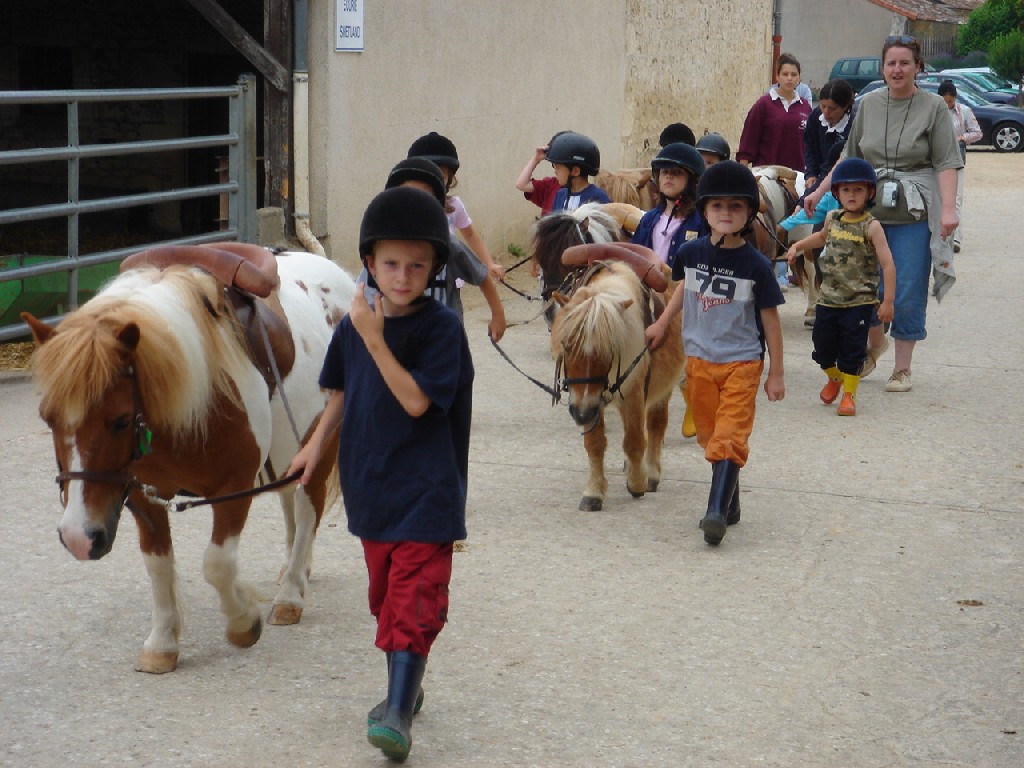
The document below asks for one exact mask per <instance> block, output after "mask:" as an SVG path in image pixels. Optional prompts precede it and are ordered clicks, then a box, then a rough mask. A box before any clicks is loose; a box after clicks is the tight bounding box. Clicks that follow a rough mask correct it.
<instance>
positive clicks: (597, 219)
mask: <svg viewBox="0 0 1024 768" xmlns="http://www.w3.org/2000/svg"><path fill="white" fill-rule="evenodd" d="M620 231H621V227H620V226H619V222H618V221H616V220H615V217H614V216H612V215H611V214H610V213H608V211H606V210H605V209H604V208H603V207H602V206H601V203H585V204H583V205H581V206H580V207H579V208H577V209H576V210H574V211H552V212H551V213H549V214H548V215H547V216H542V217H541V218H540V219H538V220H537V223H536V224H534V225H533V233H532V242H533V250H532V255H533V258H534V259H535V260H536V261H537V263H538V264H540V266H541V268H542V269H543V270H544V272H545V274H547V275H549V276H550V275H557V274H560V273H562V272H564V271H565V268H564V267H563V266H562V253H563V251H565V249H566V248H570V247H572V246H574V245H583V244H586V243H615V242H618V241H619V239H620V236H619V232H620Z"/></svg>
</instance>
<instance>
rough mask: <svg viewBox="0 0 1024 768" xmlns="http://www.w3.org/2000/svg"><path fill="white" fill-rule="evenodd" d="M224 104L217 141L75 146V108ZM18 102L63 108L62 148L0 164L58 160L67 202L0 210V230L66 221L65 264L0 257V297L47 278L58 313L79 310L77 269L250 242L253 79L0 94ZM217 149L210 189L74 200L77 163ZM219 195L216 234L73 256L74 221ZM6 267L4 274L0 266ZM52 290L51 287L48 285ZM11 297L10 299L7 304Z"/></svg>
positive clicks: (1, 328) (10, 328)
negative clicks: (161, 250)
mask: <svg viewBox="0 0 1024 768" xmlns="http://www.w3.org/2000/svg"><path fill="white" fill-rule="evenodd" d="M211 98H212V99H227V101H228V132H227V133H226V134H220V135H209V136H190V137H182V138H175V139H163V140H156V141H153V140H150V141H132V142H123V143H111V144H89V145H82V144H80V142H79V105H80V104H85V103H95V102H119V101H120V102H127V101H173V100H190V99H211ZM26 104H64V105H66V107H67V137H68V138H67V146H64V147H41V148H35V149H19V150H11V151H0V165H27V164H32V163H42V162H53V161H66V163H67V202H66V203H60V204H51V205H40V206H34V207H28V208H14V209H8V210H3V211H0V225H4V224H11V223H19V222H25V221H38V220H42V219H53V218H61V217H63V218H65V219H66V220H67V254H65V256H66V258H56V259H48V260H44V261H42V262H40V263H36V264H19V263H15V262H16V260H17V257H14V258H12V257H3V256H0V299H3V298H4V296H5V295H6V296H7V299H8V303H10V302H11V301H16V300H17V296H18V295H20V292H21V291H24V290H32V286H33V285H34V284H38V283H39V282H40V281H46V280H47V279H49V280H50V281H51V282H52V279H53V278H54V277H58V278H60V279H61V283H62V284H61V287H62V288H63V280H66V281H67V287H66V295H65V301H64V303H63V306H64V312H69V311H71V310H73V309H75V308H77V306H78V304H79V294H80V286H79V275H80V272H81V271H82V270H84V269H88V268H90V267H96V266H98V265H105V264H112V263H115V262H120V261H121V260H122V259H124V258H125V257H126V256H129V255H131V254H132V253H135V252H137V251H141V250H144V249H146V248H148V247H151V246H153V245H195V244H199V243H209V242H217V241H224V240H241V241H250V242H251V241H252V240H253V239H254V237H255V228H256V81H255V78H254V77H253V76H252V75H244V76H243V77H241V78H240V79H239V81H238V84H237V85H234V86H225V87H220V88H164V89H130V90H83V91H0V107H3V106H12V105H14V106H16V105H26ZM209 147H224V148H225V150H226V155H227V169H226V176H225V177H223V178H222V179H221V181H220V182H219V183H217V184H206V185H201V186H192V187H181V188H175V189H164V190H160V191H157V192H145V193H141V194H130V195H119V196H112V197H103V198H96V199H90V200H84V201H83V200H81V199H80V196H79V193H80V190H79V164H80V162H81V161H82V160H83V159H87V158H102V157H114V156H117V155H133V154H143V153H158V152H181V151H185V150H189V149H199V148H209ZM211 196H218V197H220V198H221V199H222V200H223V199H224V198H225V197H226V199H227V209H226V211H225V214H226V216H225V218H226V222H224V223H222V226H221V229H219V230H216V231H212V232H204V233H202V234H197V235H192V236H186V237H180V238H176V239H170V240H162V241H159V242H153V243H148V244H145V245H138V246H132V247H130V248H120V249H116V250H107V251H100V252H96V253H90V254H87V255H81V254H80V253H79V244H80V241H79V216H80V215H81V214H88V213H97V212H105V211H113V210H118V209H125V208H132V207H136V206H140V205H151V204H156V203H165V202H172V201H180V200H189V199H196V198H201V197H211ZM5 261H6V262H7V264H6V267H7V268H4V262H5ZM51 287H52V286H51ZM12 297H15V298H13V299H12ZM0 309H3V307H2V305H0ZM64 312H57V313H54V314H51V315H50V316H48V317H45V318H42V319H45V320H46V322H48V323H54V322H57V321H59V320H60V319H61V318H62V317H63V315H64ZM27 335H28V326H27V325H25V324H24V323H21V322H18V323H7V324H6V325H0V342H2V341H9V340H11V339H17V338H22V337H25V336H27Z"/></svg>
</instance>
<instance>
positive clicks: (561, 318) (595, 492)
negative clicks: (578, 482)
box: [551, 246, 685, 511]
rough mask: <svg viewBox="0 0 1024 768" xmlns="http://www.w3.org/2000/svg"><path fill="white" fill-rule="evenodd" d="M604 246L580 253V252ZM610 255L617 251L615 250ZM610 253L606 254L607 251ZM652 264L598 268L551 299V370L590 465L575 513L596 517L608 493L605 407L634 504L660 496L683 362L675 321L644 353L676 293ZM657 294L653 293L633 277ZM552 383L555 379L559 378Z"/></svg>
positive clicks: (606, 263)
mask: <svg viewBox="0 0 1024 768" xmlns="http://www.w3.org/2000/svg"><path fill="white" fill-rule="evenodd" d="M587 249H597V250H598V251H599V253H598V255H599V256H604V255H605V254H604V253H603V252H600V251H601V249H602V247H601V246H583V247H582V249H579V248H577V249H570V250H571V251H577V252H578V251H580V250H587ZM610 249H614V250H619V249H620V246H611V248H610ZM610 249H605V252H606V251H607V250H610ZM650 256H651V257H652V258H653V261H652V262H651V263H652V265H653V266H652V267H648V268H647V269H648V272H644V270H642V269H637V268H635V267H633V266H630V265H628V264H626V263H624V262H621V261H596V262H594V263H593V264H592V266H591V268H590V269H589V270H588V274H587V276H586V278H585V282H584V283H583V284H582V285H581V286H580V287H579V288H577V289H576V291H575V293H574V294H573V295H572V297H571V298H566V297H564V296H562V295H561V294H556V299H557V300H558V302H559V303H560V304H561V309H560V310H559V312H558V314H557V315H556V316H555V322H554V325H553V326H552V328H551V353H552V355H553V356H554V357H555V359H556V361H558V362H557V363H556V371H557V369H558V368H560V369H561V370H562V371H564V378H563V379H562V380H561V382H560V386H561V388H562V389H563V390H566V391H568V392H569V398H570V402H569V413H570V414H571V415H572V418H573V420H574V421H575V422H576V424H577V425H579V426H580V427H581V428H582V429H583V445H584V447H585V448H586V450H587V456H588V457H589V461H590V476H589V478H588V480H587V486H586V489H585V490H584V492H583V498H582V499H581V500H580V505H579V508H580V509H581V510H584V511H588V510H589V511H596V510H600V509H601V508H602V506H603V504H604V496H605V493H606V492H607V490H608V481H607V479H606V478H605V474H604V454H605V451H606V449H607V447H608V438H607V437H606V435H605V429H604V411H605V406H607V405H612V406H614V407H615V408H616V409H618V411H619V415H620V416H621V417H622V423H623V427H624V430H625V435H624V437H623V441H622V449H623V452H624V453H625V455H626V488H627V489H628V490H629V492H630V493H631V494H632V495H633V496H634V497H639V496H643V495H644V493H645V492H647V491H651V492H654V491H656V490H658V484H659V483H660V482H661V447H662V443H663V442H664V439H665V429H666V425H667V424H668V402H669V397H670V395H671V394H672V391H673V390H674V389H675V388H676V386H678V384H679V379H680V377H681V376H682V374H683V367H684V364H685V357H684V355H683V343H682V337H681V334H680V326H679V323H680V319H679V315H676V317H675V318H674V319H673V321H672V323H671V325H670V326H669V328H668V331H667V332H666V335H665V340H664V342H663V343H662V344H661V346H659V347H658V348H657V349H656V350H654V351H646V350H647V347H646V342H645V339H644V330H645V329H646V327H647V325H649V324H650V323H651V322H652V321H653V319H654V317H655V315H656V314H658V313H660V311H661V310H662V309H663V308H664V306H665V302H666V301H667V300H668V299H669V298H670V297H671V295H672V292H673V290H674V286H673V285H671V283H670V281H669V280H668V279H667V278H668V275H667V270H668V268H667V267H665V266H663V265H661V264H660V262H658V263H655V262H657V256H654V254H653V253H651V254H650ZM651 269H654V270H657V272H656V274H651V275H650V277H658V278H660V282H655V281H653V280H650V279H648V280H647V282H648V283H653V284H655V285H658V287H659V288H661V289H662V290H661V291H655V290H653V289H652V288H651V287H649V286H648V285H645V282H644V281H642V280H641V278H640V277H639V276H638V272H639V273H641V274H644V275H647V274H648V273H649V271H650V270H651ZM556 378H557V373H556Z"/></svg>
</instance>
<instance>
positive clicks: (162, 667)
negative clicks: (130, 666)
mask: <svg viewBox="0 0 1024 768" xmlns="http://www.w3.org/2000/svg"><path fill="white" fill-rule="evenodd" d="M177 668H178V654H177V653H176V652H175V651H143V652H142V653H140V654H139V661H138V663H137V664H136V665H135V671H136V672H146V673H147V674H150V675H164V674H167V673H168V672H173V671H174V670H175V669H177Z"/></svg>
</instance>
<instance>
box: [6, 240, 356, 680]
mask: <svg viewBox="0 0 1024 768" xmlns="http://www.w3.org/2000/svg"><path fill="white" fill-rule="evenodd" d="M204 252H205V253H204ZM211 252H212V254H211ZM253 252H255V255H256V256H257V257H259V258H261V259H262V260H263V265H262V266H258V265H254V263H253V262H252V261H250V260H249V259H248V258H245V257H242V256H241V254H245V253H248V254H249V256H252V255H253ZM195 254H198V255H199V256H200V257H201V259H200V260H205V261H210V260H211V259H212V260H218V259H219V260H220V262H221V263H227V264H229V269H228V272H227V273H225V274H229V276H228V277H226V278H224V279H223V281H222V280H218V278H216V277H214V276H213V275H212V274H210V272H208V271H206V270H205V269H199V268H197V267H195V266H189V265H187V264H178V265H172V264H171V263H170V262H175V261H178V260H181V258H182V257H184V259H185V261H187V262H192V261H193V260H192V259H191V256H193V255H195ZM168 255H170V258H163V257H167V256H168ZM150 256H155V258H150ZM136 257H142V258H141V259H137V258H136ZM133 261H134V263H136V264H140V265H141V266H140V267H139V268H135V269H128V270H127V271H124V272H123V273H122V274H120V275H119V276H118V277H116V278H115V279H114V280H113V281H111V282H110V283H109V284H108V285H107V286H106V287H105V288H104V289H103V290H102V291H101V292H100V293H99V294H97V296H96V297H95V298H93V299H92V300H91V301H89V302H87V303H86V304H84V305H83V306H82V307H81V308H80V309H78V310H77V311H75V312H73V313H71V314H70V315H68V316H67V317H66V318H65V319H64V320H63V321H62V322H61V323H60V325H59V326H58V327H56V328H52V327H50V326H48V325H46V324H44V323H42V322H41V321H39V320H36V319H35V318H33V317H31V316H28V315H26V316H25V320H26V321H27V322H28V323H29V325H30V327H31V329H32V333H33V335H34V337H35V340H36V343H37V345H38V348H37V350H36V353H35V356H34V359H33V373H34V377H35V380H36V383H37V385H38V386H39V388H40V390H41V394H42V400H41V404H40V414H41V416H42V417H43V419H44V420H45V421H46V423H47V424H48V425H49V427H50V429H51V431H52V432H53V444H54V448H55V450H56V455H57V465H58V470H59V474H58V476H57V482H58V485H59V487H60V497H61V503H62V506H63V508H64V511H63V516H62V517H61V520H60V524H59V526H58V534H59V536H60V539H61V541H62V542H63V544H64V546H65V547H66V548H67V549H68V551H70V552H71V553H72V554H73V555H74V556H75V557H77V558H78V559H79V560H97V559H99V558H101V557H103V556H104V555H106V554H107V553H108V552H109V551H110V549H111V547H112V545H113V543H114V536H115V534H116V533H117V526H118V522H119V520H120V516H121V509H122V507H123V506H125V505H127V507H128V508H129V509H130V510H131V511H132V513H133V515H134V517H135V522H136V524H137V526H138V530H139V546H140V548H141V550H142V554H143V560H144V562H145V565H146V570H147V572H148V574H149V578H150V582H151V587H152V593H153V614H152V629H151V631H150V633H149V636H148V637H147V638H146V640H145V642H144V643H143V647H142V652H141V654H140V656H139V660H138V665H137V668H138V669H139V670H140V671H144V672H153V673H162V672H170V671H172V670H173V669H175V667H176V666H177V660H178V640H179V634H180V630H181V621H182V618H181V610H180V607H179V598H178V590H177V585H176V581H177V579H176V573H175V564H174V550H173V546H172V542H171V529H170V520H169V512H170V510H171V509H172V508H174V505H173V504H172V503H171V502H170V499H172V498H173V497H174V496H175V495H176V494H179V493H188V494H194V495H198V496H202V497H205V498H208V499H211V501H213V502H214V503H213V504H212V507H213V530H212V535H211V539H210V543H209V545H208V546H207V549H206V553H205V555H204V558H203V574H204V576H205V578H206V580H207V581H208V582H209V583H210V584H211V585H212V586H213V587H214V589H216V590H217V593H218V595H219V596H220V603H221V610H222V611H223V612H224V614H225V616H226V618H227V639H228V640H229V641H230V642H231V643H232V644H234V645H236V646H239V647H248V646H251V645H252V644H254V643H255V642H256V641H257V640H258V639H259V636H260V631H261V627H262V621H261V617H260V608H259V605H258V603H257V599H256V594H255V591H254V589H253V588H251V587H250V586H248V585H247V584H246V583H245V582H243V581H242V580H241V579H240V578H239V568H238V545H239V536H240V534H241V532H242V528H243V526H244V525H245V521H246V516H247V515H248V512H249V505H250V503H251V501H252V499H251V496H244V497H242V498H234V496H237V495H239V494H240V492H244V491H247V490H249V489H252V488H253V485H254V482H255V481H256V479H257V475H260V474H261V473H263V474H265V475H266V476H267V477H268V478H269V479H271V480H273V479H277V478H280V476H281V475H283V474H284V472H285V470H286V469H287V467H288V464H289V462H290V459H291V457H292V456H293V455H294V454H295V452H296V451H297V449H298V442H297V440H296V438H295V437H294V433H293V431H292V429H291V428H290V426H289V422H290V420H291V419H292V418H294V423H295V426H296V428H297V430H298V434H299V436H300V439H304V436H306V435H308V434H309V433H310V432H311V430H312V428H313V426H314V425H315V423H316V421H317V419H318V418H319V416H320V413H321V412H322V410H323V407H324V404H325V401H326V400H325V396H324V394H323V393H322V392H321V391H320V388H319V387H318V386H317V378H318V374H319V369H320V366H321V364H322V361H323V358H324V354H325V351H326V349H327V344H328V342H329V341H330V338H331V334H332V332H333V331H332V329H333V327H334V326H335V325H336V324H337V323H338V322H339V321H340V320H341V318H342V317H343V316H344V314H345V312H347V310H348V307H349V305H350V303H351V300H352V297H353V295H354V291H355V285H354V283H353V281H352V279H351V278H350V277H349V276H348V275H347V274H346V273H345V272H344V271H343V270H342V269H341V268H340V267H338V266H337V265H335V264H333V263H332V262H330V261H328V260H327V259H324V258H322V257H320V256H315V255H313V254H309V253H284V254H281V255H279V256H277V257H276V259H275V258H274V257H273V256H272V255H271V254H270V252H269V251H266V250H265V249H260V248H257V247H256V246H247V245H242V244H234V243H223V244H218V245H217V246H213V247H206V246H185V247H180V246H179V247H164V248H156V249H153V250H151V251H145V252H143V253H142V254H136V255H135V256H131V257H129V259H127V260H126V262H125V263H126V264H130V263H132V262H133ZM147 264H157V265H158V266H146V265H147ZM161 266H163V267H165V268H160V267H161ZM204 266H206V265H205V264H204ZM210 269H211V270H213V271H214V272H218V271H221V272H222V271H223V270H220V269H219V268H217V267H216V265H213V266H210ZM231 282H233V283H234V284H235V285H236V286H238V287H240V288H243V289H248V288H249V287H250V286H262V287H265V288H266V289H267V292H268V293H269V295H268V298H267V300H266V301H265V302H264V301H261V300H257V301H256V304H255V305H253V304H249V306H250V308H251V309H253V310H255V311H259V312H263V311H264V310H262V309H260V306H258V305H261V304H266V305H267V306H269V307H272V308H276V310H277V311H270V312H269V314H267V315H266V322H264V324H263V326H262V330H265V331H268V333H267V334H266V337H265V338H267V340H268V341H269V342H270V345H269V346H272V347H273V349H274V350H275V359H274V360H272V361H271V366H272V367H277V368H278V373H279V376H280V380H281V381H282V382H283V384H282V386H280V387H278V386H276V381H277V380H278V378H277V377H275V376H273V375H267V372H266V370H265V366H264V365H263V364H262V363H261V362H260V358H261V355H260V354H259V353H260V352H262V351H263V350H264V349H265V348H260V349H255V350H254V349H251V348H250V346H249V345H248V344H247V343H246V340H245V329H244V327H243V326H244V312H243V310H238V311H236V309H235V308H234V307H233V306H232V304H231V299H232V293H235V292H234V289H232V291H226V290H225V285H226V284H227V283H231ZM275 286H277V287H276V290H273V291H271V290H270V289H272V288H274V287H275ZM253 290H256V289H253ZM261 292H262V291H261ZM250 318H251V315H250ZM261 335H263V334H261ZM282 389H283V391H284V394H285V395H286V399H285V398H283V397H282ZM289 406H290V415H289V413H288V412H287V411H288V410H289ZM336 451H337V438H335V440H334V443H333V445H330V446H325V447H324V450H323V455H322V456H321V458H320V462H319V464H318V466H317V469H316V473H315V476H314V479H313V481H312V482H311V483H309V484H308V485H307V486H305V487H303V488H297V487H296V486H294V485H288V486H286V487H284V488H283V489H282V490H280V491H279V494H280V497H281V501H282V506H283V508H284V512H285V519H286V529H287V550H288V551H287V562H286V564H285V566H284V569H283V571H282V576H281V581H280V588H279V591H278V593H277V595H276V597H275V598H274V608H273V611H272V613H271V617H270V619H269V620H270V622H271V623H294V622H296V621H298V620H299V617H300V616H301V612H302V605H303V596H304V593H305V591H306V587H307V585H308V580H309V568H310V564H311V557H312V545H313V539H314V536H315V534H316V529H317V526H318V524H319V522H320V518H321V515H322V513H323V510H324V507H325V505H327V504H328V503H329V502H330V501H331V499H332V498H333V497H334V496H335V495H336V491H337V482H336V471H335V459H336ZM332 473H333V474H334V475H335V479H334V482H329V481H330V480H331V478H332ZM211 497H220V498H219V500H214V499H212V498H211ZM179 508H181V505H179Z"/></svg>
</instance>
